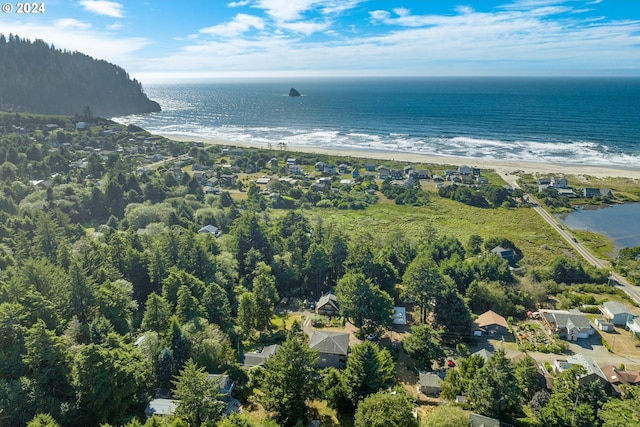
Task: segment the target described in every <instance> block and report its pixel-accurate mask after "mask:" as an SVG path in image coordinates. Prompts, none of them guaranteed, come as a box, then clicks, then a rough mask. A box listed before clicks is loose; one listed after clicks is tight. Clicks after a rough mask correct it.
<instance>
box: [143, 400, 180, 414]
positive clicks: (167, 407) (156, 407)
mask: <svg viewBox="0 0 640 427" xmlns="http://www.w3.org/2000/svg"><path fill="white" fill-rule="evenodd" d="M178 403H179V401H176V400H172V399H152V400H151V401H150V402H149V403H148V404H147V407H146V408H145V410H144V414H145V415H146V416H147V418H151V417H152V416H154V415H156V416H160V417H165V416H170V415H173V414H174V413H175V412H176V408H177V407H178Z"/></svg>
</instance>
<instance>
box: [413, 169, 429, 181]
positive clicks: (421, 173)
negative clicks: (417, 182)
mask: <svg viewBox="0 0 640 427" xmlns="http://www.w3.org/2000/svg"><path fill="white" fill-rule="evenodd" d="M430 176H431V174H430V173H429V171H428V170H426V169H418V170H416V178H415V179H429V177H430Z"/></svg>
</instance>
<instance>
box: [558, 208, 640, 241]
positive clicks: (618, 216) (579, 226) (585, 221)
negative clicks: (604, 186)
mask: <svg viewBox="0 0 640 427" xmlns="http://www.w3.org/2000/svg"><path fill="white" fill-rule="evenodd" d="M556 218H558V219H559V220H560V221H561V222H562V223H563V224H564V225H565V226H566V227H567V228H570V229H573V230H585V231H591V232H594V233H598V234H602V235H604V236H607V237H608V238H609V239H611V240H612V241H613V244H614V246H615V249H616V252H617V251H618V250H620V249H622V248H628V247H634V246H640V204H639V203H626V204H618V205H613V206H608V207H591V206H585V207H584V208H583V209H576V210H574V211H573V212H571V213H569V214H561V215H556Z"/></svg>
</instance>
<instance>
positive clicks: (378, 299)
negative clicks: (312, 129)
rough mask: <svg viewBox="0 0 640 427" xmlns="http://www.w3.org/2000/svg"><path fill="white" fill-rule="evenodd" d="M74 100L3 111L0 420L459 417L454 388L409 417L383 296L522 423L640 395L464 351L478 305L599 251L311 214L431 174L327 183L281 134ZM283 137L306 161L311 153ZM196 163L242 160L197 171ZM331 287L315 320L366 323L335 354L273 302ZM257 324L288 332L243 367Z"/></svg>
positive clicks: (410, 404)
mask: <svg viewBox="0 0 640 427" xmlns="http://www.w3.org/2000/svg"><path fill="white" fill-rule="evenodd" d="M77 122H78V119H77V118H76V119H72V118H69V117H63V116H42V115H36V114H17V113H11V114H0V348H1V349H2V351H1V352H0V425H1V426H24V425H29V426H30V427H36V426H49V427H55V426H98V425H100V426H127V427H137V426H142V425H145V426H199V425H205V426H218V427H234V426H248V427H274V426H276V425H281V426H294V425H306V421H307V420H308V419H310V418H315V417H319V415H318V411H319V409H318V408H319V407H323V408H325V410H332V411H336V413H337V414H338V415H339V417H341V418H340V419H343V420H346V421H345V423H346V424H345V425H354V426H356V427H369V426H385V427H387V426H412V427H417V426H418V425H420V426H421V427H423V426H436V425H462V426H464V425H468V415H466V413H465V412H464V411H463V409H461V408H459V407H453V406H450V405H443V406H441V407H439V408H438V409H437V410H436V411H434V413H433V414H431V415H429V416H428V417H425V418H424V419H422V420H418V419H416V418H415V417H414V415H413V413H412V410H413V408H414V403H415V401H414V397H413V396H411V395H410V394H409V393H407V392H406V391H405V390H403V389H402V388H400V387H397V380H396V358H397V357H398V352H399V351H400V350H399V349H398V347H397V346H394V345H386V346H385V345H383V344H382V343H380V344H379V343H376V342H371V341H370V340H369V339H367V338H368V337H369V338H371V337H373V338H371V339H372V340H373V339H375V337H376V336H380V335H382V334H384V333H385V331H386V330H388V328H389V327H390V326H391V313H392V312H393V305H394V304H406V305H407V306H408V307H413V308H414V310H413V318H414V321H415V323H414V324H413V325H412V326H411V328H410V333H408V334H407V337H406V338H404V341H403V342H402V351H403V352H405V353H406V354H407V355H409V357H410V358H411V359H412V360H413V361H415V362H414V363H415V366H420V367H429V366H432V364H433V363H434V362H437V363H440V364H442V363H444V358H445V357H446V354H447V351H452V350H451V349H452V348H455V349H456V351H457V352H458V354H459V355H460V358H459V359H458V360H459V363H460V369H459V370H458V369H456V370H450V371H448V372H449V373H448V374H447V377H446V378H445V381H444V384H443V394H444V395H446V396H448V397H451V396H453V398H455V396H456V395H457V394H460V393H466V395H467V399H468V403H467V406H466V408H467V409H472V410H473V411H475V412H479V413H482V414H484V415H488V416H493V417H496V418H500V419H502V420H506V421H509V422H511V423H515V424H518V422H517V421H518V420H520V419H524V420H525V421H521V422H522V423H523V424H519V425H530V426H532V425H545V426H564V425H570V424H568V423H566V422H565V421H566V418H564V417H563V409H564V408H566V407H570V406H572V407H573V406H575V407H576V408H578V409H579V412H577V413H576V417H577V418H576V420H578V421H579V423H577V424H575V425H585V426H586V425H596V424H598V423H599V424H602V425H607V426H609V425H620V424H607V422H608V421H611V420H614V421H615V420H618V419H619V416H620V414H623V415H626V414H630V415H629V416H630V417H633V416H636V415H637V409H634V408H637V407H638V405H637V404H636V403H635V402H636V401H637V399H638V398H639V396H640V394H639V393H637V392H636V391H635V390H626V391H625V394H624V395H623V396H622V398H610V397H609V396H607V395H606V394H605V393H604V391H603V389H602V388H601V387H600V388H599V387H598V386H596V385H590V386H589V387H583V385H581V384H579V383H578V381H577V380H576V379H575V378H576V377H575V375H574V373H575V372H576V371H571V372H570V373H567V374H566V375H563V376H560V377H559V379H558V381H557V384H558V385H557V388H556V386H554V389H553V390H552V393H551V394H549V393H548V392H546V391H540V392H539V387H540V386H539V385H538V382H537V378H536V377H535V365H534V364H533V365H532V362H531V361H530V360H528V359H527V360H524V361H522V362H518V363H516V362H512V361H511V359H508V358H506V357H505V356H504V353H503V352H497V353H496V354H495V355H494V356H493V357H492V358H491V359H489V360H488V361H486V362H485V361H484V360H482V359H481V358H478V357H475V356H469V355H468V353H467V352H465V348H466V347H465V343H468V342H469V341H470V340H471V339H472V336H471V335H470V332H469V331H470V326H471V321H472V318H473V315H474V313H475V314H479V313H481V312H483V311H485V310H487V309H489V308H492V309H494V310H496V311H499V312H501V313H503V314H504V315H505V316H515V317H521V316H524V313H525V312H526V308H527V307H536V306H539V305H541V304H546V303H548V300H549V298H548V297H549V295H553V296H554V299H556V300H558V301H562V300H567V299H569V297H570V296H571V295H574V293H571V292H572V291H571V290H572V289H574V288H572V286H575V285H573V284H574V283H585V282H586V283H594V282H595V283H602V282H603V281H606V272H602V271H599V270H593V269H583V268H582V266H581V265H580V263H579V262H577V261H576V260H575V259H566V258H559V259H558V260H557V261H556V262H555V263H554V264H553V265H551V266H535V268H533V267H532V268H531V273H530V274H528V275H527V277H517V276H516V275H514V274H513V273H512V271H511V270H510V269H509V266H508V263H507V261H506V260H504V259H502V258H500V257H498V256H496V255H493V254H491V249H492V248H493V247H495V246H496V245H501V246H503V247H507V248H511V249H512V250H513V251H514V254H515V258H516V259H515V261H516V262H518V261H520V260H521V258H522V257H523V254H522V252H521V251H520V250H519V248H518V247H517V246H516V244H514V242H512V241H510V240H509V239H506V238H504V237H501V236H479V235H472V236H471V237H470V238H469V240H468V241H465V242H461V241H459V240H458V239H456V238H455V237H451V236H446V235H440V234H439V233H438V232H437V230H436V229H434V228H433V227H431V226H428V225H425V226H424V230H423V232H422V233H420V234H419V235H407V234H404V233H402V232H401V231H399V232H397V233H394V234H393V235H390V236H389V237H382V236H381V235H376V234H375V233H374V230H366V229H354V230H351V229H342V228H337V227H334V226H332V225H331V224H329V223H326V222H325V221H324V220H323V214H322V212H326V211H327V210H329V209H331V210H336V211H340V212H344V213H349V214H354V215H363V217H364V216H365V215H366V212H367V209H371V207H372V206H374V205H375V204H376V203H378V202H379V199H378V198H381V199H382V198H384V200H385V203H389V204H392V205H394V206H400V207H402V208H409V209H416V210H417V209H430V206H429V204H430V203H431V202H430V199H431V198H437V197H440V196H438V194H437V192H432V193H429V192H427V191H424V190H422V189H421V188H420V187H419V186H416V187H413V188H411V189H406V188H405V189H403V190H402V191H400V190H397V189H396V188H395V187H391V186H390V185H391V184H390V183H389V182H384V183H381V184H380V185H379V186H378V183H376V182H374V180H372V179H370V178H367V177H359V178H357V179H356V180H355V183H354V185H351V186H341V185H340V184H339V182H340V178H339V177H337V176H336V177H334V178H332V179H333V182H334V183H333V185H334V187H333V188H334V189H335V191H333V190H330V189H327V188H325V189H324V190H321V189H312V188H311V187H310V186H305V184H304V180H297V181H300V182H299V183H295V184H294V183H293V181H291V179H290V177H289V176H287V174H286V169H283V168H281V167H280V165H282V164H283V163H285V162H286V159H287V158H289V157H291V156H292V155H293V153H291V152H288V151H286V150H258V149H242V148H235V149H234V148H233V147H231V148H229V147H225V148H223V147H219V146H212V147H205V146H203V145H201V144H196V143H182V142H175V141H169V140H167V139H164V138H161V137H156V136H153V135H150V134H148V133H147V132H145V131H144V130H142V129H139V128H136V127H135V126H128V127H127V126H122V125H119V124H116V123H113V122H111V121H108V120H104V119H91V120H88V121H86V122H85V124H86V126H83V127H77V126H76V125H77ZM295 155H296V156H297V159H298V161H299V162H300V164H302V165H303V167H305V168H307V169H308V170H312V169H313V164H314V162H316V161H317V158H318V156H316V155H312V154H302V153H296V154H295ZM163 159H170V160H171V161H170V162H166V163H163V161H162V160H163ZM323 160H325V161H328V160H329V159H327V158H323ZM334 160H335V159H334ZM338 160H339V159H338ZM352 160H353V159H352ZM248 170H249V171H252V172H251V173H252V174H253V175H246V174H247V172H246V171H248ZM205 171H206V172H208V173H209V174H210V179H212V180H215V181H216V182H218V183H220V182H228V181H235V182H234V183H233V184H227V186H226V187H225V186H223V187H222V188H216V191H206V186H207V184H206V183H204V184H203V181H202V180H201V179H200V178H202V177H203V176H204V177H206V174H205ZM263 173H264V174H275V175H279V176H280V177H281V178H282V181H280V180H275V181H274V182H273V183H272V190H271V192H268V191H263V190H262V189H260V188H259V187H258V186H257V185H256V184H255V182H254V181H255V177H256V174H257V176H260V174H263ZM203 174H204V175H203ZM230 175H232V176H234V177H235V178H237V179H236V180H230V179H229V180H226V181H225V177H227V178H228V177H229V176H230ZM318 175H321V174H320V173H318ZM248 176H251V178H250V179H249V178H247V177H248ZM274 189H277V190H278V193H277V194H278V195H277V197H275V196H274V194H275V193H274V191H275V190H274ZM380 193H382V194H380ZM384 193H386V194H387V196H385V195H384ZM494 196H495V194H493V193H492V192H490V191H489V192H485V193H483V194H482V197H486V198H487V202H486V203H483V205H486V207H484V208H483V209H526V208H524V207H522V208H518V207H516V206H517V202H516V201H514V200H511V199H509V198H508V197H507V196H504V197H505V199H503V197H502V195H500V197H499V198H495V197H497V196H495V197H494ZM447 197H449V195H447ZM478 197H479V196H474V200H478ZM394 199H395V200H394ZM283 200H286V201H287V202H286V203H283ZM465 201H466V199H464V200H463V199H461V200H460V202H462V203H465ZM462 203H460V205H461V206H462ZM490 206H503V207H494V208H491V207H490ZM474 209H476V208H474ZM398 212H401V211H398ZM207 226H210V227H209V228H208V229H205V230H203V228H204V227H207ZM211 227H213V228H211ZM208 230H213V231H212V232H203V231H208ZM592 286H593V287H597V285H592ZM600 286H601V285H600ZM328 291H332V292H334V293H335V295H336V297H337V299H338V301H339V303H340V316H339V317H340V319H339V320H338V321H337V323H336V319H317V318H311V320H312V321H313V322H333V323H332V324H334V325H336V324H337V325H338V326H345V325H347V324H348V325H351V326H352V327H353V328H354V330H355V332H354V333H355V336H356V337H358V338H359V339H360V340H359V341H361V343H359V344H356V345H353V346H352V347H351V349H350V355H349V358H348V360H347V361H346V363H345V365H344V366H343V369H340V370H338V369H335V368H328V369H324V370H320V369H318V368H317V367H316V362H317V360H318V355H317V352H316V351H315V350H311V349H310V348H309V339H308V337H307V334H306V333H305V332H306V331H305V330H304V328H305V326H303V325H302V324H300V323H299V322H297V321H293V322H291V321H289V320H290V318H289V317H288V314H282V315H277V311H278V308H279V307H280V305H281V300H282V299H283V298H287V299H289V300H297V301H301V302H302V301H303V300H305V299H306V300H308V301H316V300H317V299H318V298H319V297H320V296H321V295H322V294H323V293H326V292H328ZM290 308H291V310H293V311H296V310H302V309H303V308H302V307H298V306H291V307H290ZM306 313H309V314H310V313H311V312H310V311H307V312H306ZM278 322H279V323H278ZM271 344H278V345H279V346H280V347H279V349H278V350H277V351H276V352H275V353H274V354H273V355H272V356H271V357H270V358H269V359H268V360H267V361H266V363H265V364H264V366H256V367H253V368H251V369H248V370H247V369H243V368H242V366H241V358H242V354H243V353H244V352H245V351H250V350H256V349H261V348H263V347H265V346H267V345H271ZM209 374H227V375H229V377H230V379H231V380H232V381H234V382H235V387H234V389H233V398H235V399H238V400H239V401H240V402H241V403H242V405H243V408H244V410H245V413H243V414H232V415H231V416H226V415H225V414H224V411H225V407H227V406H226V405H228V400H226V398H225V397H224V396H223V395H222V394H221V393H220V392H219V387H218V384H217V383H214V382H212V380H211V379H210V377H209ZM395 387H397V388H395ZM391 389H393V390H395V392H394V393H389V392H388V390H391ZM545 393H546V394H545ZM167 395H168V396H170V397H171V398H172V399H175V400H177V401H179V402H180V404H179V405H178V406H177V409H176V413H175V415H173V416H170V417H163V418H160V417H152V418H149V419H146V417H145V415H144V410H145V406H146V405H147V403H148V402H149V401H150V400H151V399H152V398H154V397H157V396H167ZM327 408H329V409H327ZM634 411H635V412H634ZM465 416H466V419H465ZM527 416H529V418H526V417H527ZM320 418H321V416H320Z"/></svg>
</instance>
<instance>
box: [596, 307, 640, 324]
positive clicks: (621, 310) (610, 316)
mask: <svg viewBox="0 0 640 427" xmlns="http://www.w3.org/2000/svg"><path fill="white" fill-rule="evenodd" d="M600 311H601V312H602V315H603V316H604V317H605V319H607V320H609V321H610V322H611V323H613V324H614V325H626V324H627V322H628V321H629V320H631V319H634V318H636V317H638V316H637V315H636V314H634V313H632V312H631V310H630V309H629V308H628V307H627V306H626V305H624V304H622V303H619V302H617V301H606V302H604V303H603V304H602V306H601V307H600Z"/></svg>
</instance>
